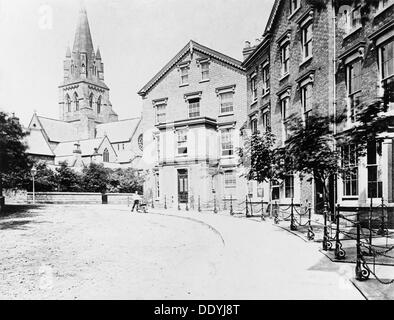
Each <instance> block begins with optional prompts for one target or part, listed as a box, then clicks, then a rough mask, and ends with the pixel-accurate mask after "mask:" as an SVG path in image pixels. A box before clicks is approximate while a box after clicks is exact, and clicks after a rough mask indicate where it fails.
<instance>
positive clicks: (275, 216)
mask: <svg viewBox="0 0 394 320" xmlns="http://www.w3.org/2000/svg"><path fill="white" fill-rule="evenodd" d="M274 222H275V224H278V223H279V204H278V201H275V210H274Z"/></svg>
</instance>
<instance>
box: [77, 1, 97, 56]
mask: <svg viewBox="0 0 394 320" xmlns="http://www.w3.org/2000/svg"><path fill="white" fill-rule="evenodd" d="M80 5H81V8H80V11H79V18H78V24H77V30H76V32H75V38H74V46H73V52H84V53H87V54H88V56H91V54H92V52H93V51H94V50H93V41H92V36H91V34H90V27H89V21H88V15H87V12H86V9H85V6H84V4H83V1H81V2H80Z"/></svg>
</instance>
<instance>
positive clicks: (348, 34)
mask: <svg viewBox="0 0 394 320" xmlns="http://www.w3.org/2000/svg"><path fill="white" fill-rule="evenodd" d="M361 29H362V26H359V27H357V28H354V29H353V30H350V31H349V33H347V34H346V35H345V36H344V37H343V40H346V39H347V38H349V37H351V36H352V35H353V34H355V33H356V32H357V31H359V30H361Z"/></svg>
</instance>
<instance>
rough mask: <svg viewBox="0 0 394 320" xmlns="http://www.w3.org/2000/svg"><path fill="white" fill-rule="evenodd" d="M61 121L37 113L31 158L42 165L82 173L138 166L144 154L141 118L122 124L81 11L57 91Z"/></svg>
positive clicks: (31, 126) (29, 141) (33, 121)
mask: <svg viewBox="0 0 394 320" xmlns="http://www.w3.org/2000/svg"><path fill="white" fill-rule="evenodd" d="M59 116H60V119H50V118H47V117H43V116H39V115H37V114H36V113H34V114H33V117H32V119H31V121H30V124H29V127H28V128H29V131H30V135H29V136H28V138H27V144H28V146H29V149H28V152H29V154H30V155H31V156H32V157H33V158H35V159H38V160H44V161H46V162H49V163H51V164H55V165H58V164H59V163H60V162H63V161H67V163H68V165H69V166H71V167H75V168H82V167H84V166H86V165H88V164H89V163H90V162H92V161H95V162H101V163H104V164H105V166H106V167H114V168H117V167H129V166H134V167H135V166H136V165H137V162H138V160H139V158H140V154H141V151H142V150H141V149H142V134H141V129H140V122H141V119H140V118H132V119H125V120H119V119H118V115H117V114H116V112H115V111H114V110H113V108H112V104H111V102H110V99H109V87H108V86H107V85H106V84H105V82H104V64H103V61H102V58H101V53H100V49H98V48H97V50H94V47H93V41H92V36H91V33H90V28H89V22H88V17H87V13H86V10H85V8H81V9H80V12H79V19H78V24H77V29H76V32H75V39H74V45H73V48H72V50H71V49H70V48H69V47H68V48H67V51H66V57H65V59H64V63H63V82H62V83H61V84H60V86H59Z"/></svg>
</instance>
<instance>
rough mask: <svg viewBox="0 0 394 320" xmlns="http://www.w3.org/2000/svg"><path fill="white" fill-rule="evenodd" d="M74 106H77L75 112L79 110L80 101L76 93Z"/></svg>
mask: <svg viewBox="0 0 394 320" xmlns="http://www.w3.org/2000/svg"><path fill="white" fill-rule="evenodd" d="M74 104H75V111H78V110H79V99H78V94H77V93H76V92H74Z"/></svg>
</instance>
